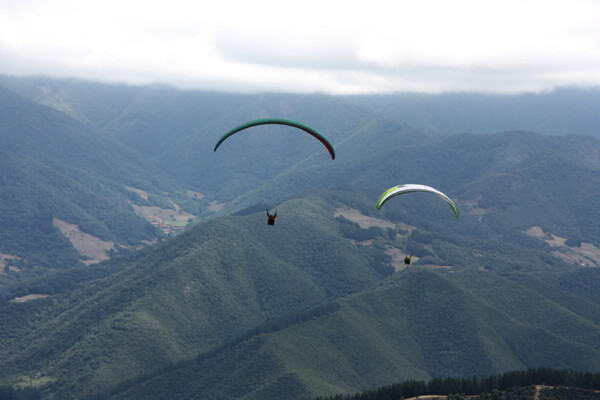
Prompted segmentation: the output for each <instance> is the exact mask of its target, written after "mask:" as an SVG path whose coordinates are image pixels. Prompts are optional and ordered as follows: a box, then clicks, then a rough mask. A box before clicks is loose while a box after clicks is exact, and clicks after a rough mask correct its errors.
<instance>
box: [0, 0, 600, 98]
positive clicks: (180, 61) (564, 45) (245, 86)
mask: <svg viewBox="0 0 600 400" xmlns="http://www.w3.org/2000/svg"><path fill="white" fill-rule="evenodd" d="M0 36H1V38H0V56H1V61H0V73H7V74H50V75H58V76H75V77H81V78H89V79H102V80H108V81H126V82H131V83H149V82H164V83H168V84H173V85H177V86H185V87H196V88H207V89H223V90H239V91H262V90H264V91H297V92H311V91H321V92H328V93H351V92H382V91H384V92H389V91H403V90H411V91H428V92H437V91H448V90H469V91H487V92H515V91H531V90H545V89H549V88H552V87H555V86H562V85H595V86H598V85H600V4H599V3H597V2H594V1H593V0H589V1H586V0H560V1H548V0H546V1H542V0H523V1H517V0H503V1H499V0H498V1H497V0H455V1H452V2H448V1H444V0H439V1H438V0H421V1H405V0H389V1H384V0H372V1H369V2H364V1H360V2H358V1H349V0H346V1H338V0H331V1H323V0H306V1H303V2H282V1H274V0H256V1H241V0H240V1H220V2H210V3H209V2H194V1H189V2H187V1H182V0H171V1H169V2H165V1H161V2H157V1H150V0H147V1H142V0H103V1H85V2H82V1H77V0H50V1H43V0H0Z"/></svg>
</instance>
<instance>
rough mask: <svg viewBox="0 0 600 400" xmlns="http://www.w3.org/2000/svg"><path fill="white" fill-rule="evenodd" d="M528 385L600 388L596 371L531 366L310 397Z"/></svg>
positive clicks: (383, 396)
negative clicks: (489, 373)
mask: <svg viewBox="0 0 600 400" xmlns="http://www.w3.org/2000/svg"><path fill="white" fill-rule="evenodd" d="M532 385H548V386H571V387H577V388H581V389H591V390H600V372H576V371H566V370H555V369H551V368H535V369H527V370H522V371H513V372H506V373H504V374H499V375H491V376H487V377H470V378H433V379H431V380H430V381H429V382H425V381H416V380H407V381H404V382H402V383H396V384H393V385H390V386H384V387H381V388H379V389H373V390H367V391H365V392H362V393H356V394H342V395H334V396H330V397H316V398H314V399H313V400H398V399H402V398H410V397H416V396H424V395H441V396H444V395H450V394H453V393H454V394H462V395H480V394H482V393H491V392H494V391H506V390H508V389H510V388H515V387H524V386H532Z"/></svg>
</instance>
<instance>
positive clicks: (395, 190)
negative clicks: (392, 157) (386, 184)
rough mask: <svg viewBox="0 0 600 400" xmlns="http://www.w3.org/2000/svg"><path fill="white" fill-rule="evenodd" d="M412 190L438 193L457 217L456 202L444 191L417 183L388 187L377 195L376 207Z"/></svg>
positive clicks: (378, 207)
mask: <svg viewBox="0 0 600 400" xmlns="http://www.w3.org/2000/svg"><path fill="white" fill-rule="evenodd" d="M413 192H428V193H433V194H435V195H438V196H439V197H441V198H442V199H444V200H446V201H447V202H448V204H450V207H452V211H454V216H455V217H456V218H458V209H457V208H456V204H454V202H453V201H452V200H450V198H449V197H448V196H446V195H445V194H444V193H442V192H440V191H439V190H436V189H434V188H432V187H429V186H425V185H417V184H408V185H398V186H394V187H392V188H389V189H388V190H386V191H385V192H383V193H382V194H381V196H379V200H377V209H378V210H380V209H381V206H382V205H383V204H384V203H385V202H386V201H388V200H389V199H391V198H392V197H396V196H399V195H401V194H406V193H413Z"/></svg>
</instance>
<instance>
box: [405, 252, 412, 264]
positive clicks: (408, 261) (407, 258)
mask: <svg viewBox="0 0 600 400" xmlns="http://www.w3.org/2000/svg"><path fill="white" fill-rule="evenodd" d="M411 258H412V253H410V256H409V255H408V254H407V255H406V257H404V264H406V265H410V259H411Z"/></svg>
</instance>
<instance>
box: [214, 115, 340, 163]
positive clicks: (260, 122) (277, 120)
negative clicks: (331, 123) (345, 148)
mask: <svg viewBox="0 0 600 400" xmlns="http://www.w3.org/2000/svg"><path fill="white" fill-rule="evenodd" d="M267 124H278V125H287V126H292V127H294V128H298V129H302V130H303V131H305V132H307V133H310V134H311V135H312V136H314V137H315V138H317V139H319V141H321V143H323V145H324V146H325V147H326V148H327V150H328V151H329V154H330V155H331V159H332V160H333V159H335V151H334V150H333V146H331V143H329V141H328V140H327V139H326V138H325V136H323V135H321V134H320V133H319V132H317V131H315V130H314V129H312V128H311V127H309V126H306V125H304V124H301V123H299V122H295V121H290V120H288V119H282V118H263V119H257V120H254V121H250V122H246V123H245V124H242V125H240V126H237V127H235V128H233V129H232V130H230V131H229V132H227V133H226V134H224V135H223V136H222V137H221V139H219V141H218V142H217V144H216V145H215V150H214V151H217V148H218V147H219V146H220V145H221V143H223V142H224V141H225V139H227V138H228V137H229V136H231V135H233V134H235V133H237V132H239V131H242V130H244V129H247V128H251V127H253V126H258V125H267Z"/></svg>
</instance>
